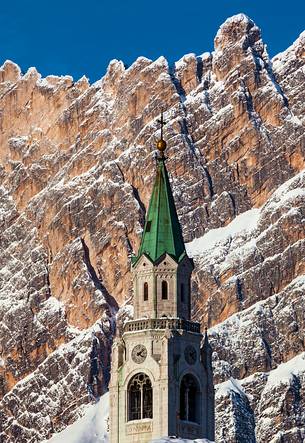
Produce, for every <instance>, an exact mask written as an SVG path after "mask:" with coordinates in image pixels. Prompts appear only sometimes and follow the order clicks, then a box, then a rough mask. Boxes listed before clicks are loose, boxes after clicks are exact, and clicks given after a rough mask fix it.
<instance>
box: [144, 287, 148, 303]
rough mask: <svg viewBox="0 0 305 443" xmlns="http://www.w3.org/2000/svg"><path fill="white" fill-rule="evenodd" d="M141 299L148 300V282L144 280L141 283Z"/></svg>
mask: <svg viewBox="0 0 305 443" xmlns="http://www.w3.org/2000/svg"><path fill="white" fill-rule="evenodd" d="M143 299H144V301H147V300H148V283H147V282H145V283H144V285H143Z"/></svg>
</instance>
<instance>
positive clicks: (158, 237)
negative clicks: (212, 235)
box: [133, 156, 186, 263]
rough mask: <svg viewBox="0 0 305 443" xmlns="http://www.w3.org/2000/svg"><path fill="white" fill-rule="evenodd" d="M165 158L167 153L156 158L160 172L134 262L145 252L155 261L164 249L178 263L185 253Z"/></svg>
mask: <svg viewBox="0 0 305 443" xmlns="http://www.w3.org/2000/svg"><path fill="white" fill-rule="evenodd" d="M165 160H166V159H165V157H164V156H161V157H158V159H157V174H156V178H155V183H154V186H153V191H152V195H151V199H150V204H149V209H148V212H147V216H146V223H145V226H144V231H143V235H142V241H141V245H140V248H139V252H138V255H137V257H135V258H134V259H133V263H136V262H137V260H138V259H139V258H140V256H141V255H142V254H146V255H147V257H148V258H149V259H150V260H151V261H152V262H153V263H155V262H156V261H157V260H158V259H159V258H160V257H161V256H162V255H164V254H165V253H167V254H169V255H170V256H171V257H172V258H173V259H174V260H175V261H176V262H177V263H178V262H179V261H181V260H182V259H183V257H184V256H185V254H186V252H185V246H184V241H183V237H182V232H181V227H180V223H179V220H178V216H177V211H176V207H175V202H174V198H173V194H172V190H171V186H170V183H169V178H168V173H167V169H166V166H165Z"/></svg>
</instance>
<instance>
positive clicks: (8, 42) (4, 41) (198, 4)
mask: <svg viewBox="0 0 305 443" xmlns="http://www.w3.org/2000/svg"><path fill="white" fill-rule="evenodd" d="M1 3H2V4H1V8H0V63H1V64H2V63H3V61H4V60H6V59H10V60H13V61H15V62H16V63H18V64H19V65H20V66H21V68H22V70H23V71H25V70H26V69H27V68H28V67H30V66H36V67H37V69H38V70H39V72H41V73H42V75H43V76H46V75H48V74H56V75H62V74H69V75H72V76H73V77H74V78H75V80H77V79H78V78H80V77H81V76H82V75H87V76H88V77H89V78H90V80H91V81H94V80H97V79H99V78H101V77H102V76H103V74H104V73H105V70H106V68H107V65H108V63H109V61H110V60H111V59H113V58H117V59H120V60H123V62H124V63H126V64H127V65H130V64H131V63H132V62H133V61H134V60H135V59H136V58H137V57H138V56H140V55H144V56H146V57H148V58H151V59H156V58H157V57H159V56H160V55H164V56H165V57H166V58H168V60H169V61H170V63H172V62H174V61H176V60H178V59H179V58H181V57H182V56H183V55H184V54H186V53H189V52H195V53H196V54H198V55H199V54H202V53H203V52H205V51H210V50H212V49H213V39H214V37H215V35H216V32H217V30H218V28H219V26H220V25H221V24H222V23H223V22H224V21H225V19H226V18H227V17H229V16H231V15H234V14H237V13H239V12H244V13H246V14H247V15H249V16H250V17H251V18H252V19H253V20H254V21H255V22H256V24H257V25H258V26H259V27H260V28H261V29H262V33H263V39H264V41H265V43H267V45H268V51H269V54H271V55H275V54H276V53H278V52H280V51H282V50H284V49H286V48H287V47H288V46H289V45H290V44H291V43H292V42H293V41H294V40H295V39H296V38H297V37H298V36H299V34H300V33H301V32H302V31H303V30H304V29H305V1H304V0H289V1H284V0H277V1H276V0H265V1H262V0H244V1H242V0H210V1H208V2H206V1H205V0H201V1H200V0H184V1H182V0H176V1H174V0H162V1H161V0H154V1H151V0H125V1H124V0H112V1H111V0H108V1H106V0H83V1H71V0H40V1H37V0H10V2H8V1H5V2H1Z"/></svg>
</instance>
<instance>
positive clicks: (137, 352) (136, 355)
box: [131, 345, 147, 363]
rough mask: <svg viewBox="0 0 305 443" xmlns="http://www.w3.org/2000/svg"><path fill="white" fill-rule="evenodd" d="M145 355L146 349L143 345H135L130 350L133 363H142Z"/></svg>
mask: <svg viewBox="0 0 305 443" xmlns="http://www.w3.org/2000/svg"><path fill="white" fill-rule="evenodd" d="M146 357H147V349H146V348H145V346H144V345H136V346H135V347H134V348H133V350H132V352H131V358H132V359H133V361H134V362H135V363H143V361H144V360H145V359H146Z"/></svg>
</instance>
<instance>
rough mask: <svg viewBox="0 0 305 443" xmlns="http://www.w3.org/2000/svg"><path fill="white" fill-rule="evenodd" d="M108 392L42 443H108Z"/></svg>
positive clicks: (177, 441)
mask: <svg viewBox="0 0 305 443" xmlns="http://www.w3.org/2000/svg"><path fill="white" fill-rule="evenodd" d="M108 421H109V392H107V393H106V394H104V395H103V396H102V397H101V398H100V400H99V401H98V402H97V403H96V404H94V405H92V404H91V405H87V406H86V410H85V414H84V416H83V417H81V418H80V419H79V420H77V421H76V422H74V423H73V424H72V425H70V426H68V427H67V428H66V429H64V430H63V431H62V432H59V433H58V434H55V435H53V437H51V439H49V440H44V442H42V443H63V442H64V443H109V433H108V432H109V430H108ZM167 442H171V443H192V442H196V443H212V442H210V440H207V439H205V438H204V439H197V440H186V439H181V438H176V437H161V438H158V439H155V440H152V442H151V443H167Z"/></svg>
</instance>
